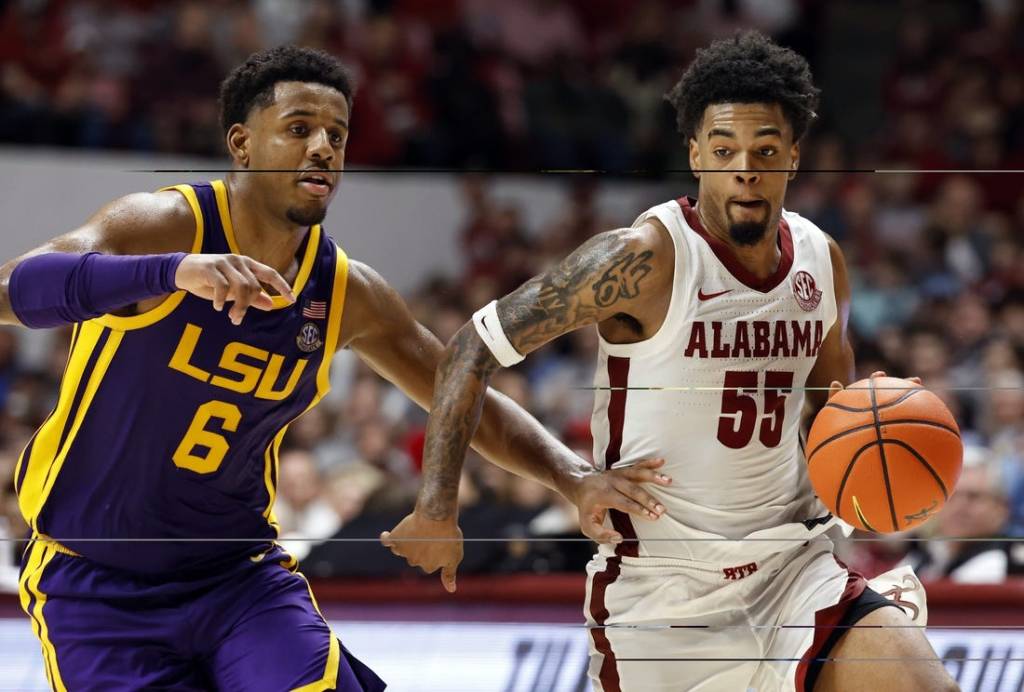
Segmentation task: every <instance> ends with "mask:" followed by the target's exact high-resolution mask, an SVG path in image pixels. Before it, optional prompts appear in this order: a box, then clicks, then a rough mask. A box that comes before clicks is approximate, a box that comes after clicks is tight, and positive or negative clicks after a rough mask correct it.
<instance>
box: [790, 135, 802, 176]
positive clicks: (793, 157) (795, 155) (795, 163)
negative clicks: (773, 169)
mask: <svg viewBox="0 0 1024 692" xmlns="http://www.w3.org/2000/svg"><path fill="white" fill-rule="evenodd" d="M789 159H790V161H791V162H792V163H790V166H789V169H790V170H789V179H790V180H792V179H793V178H795V177H796V171H797V169H798V168H800V143H799V142H794V143H793V146H792V148H790V150H789Z"/></svg>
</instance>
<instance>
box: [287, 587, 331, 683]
mask: <svg viewBox="0 0 1024 692" xmlns="http://www.w3.org/2000/svg"><path fill="white" fill-rule="evenodd" d="M295 575H296V576H298V577H299V578H300V579H302V581H304V582H306V590H307V591H309V600H311V601H312V602H313V607H314V608H316V612H317V614H318V615H319V616H320V619H321V620H323V621H324V625H325V626H326V627H327V635H328V636H329V637H330V638H331V643H330V648H328V650H327V665H326V666H324V676H323V677H322V678H320V679H319V680H315V681H313V682H311V683H308V684H306V685H303V686H302V687H296V688H294V689H292V691H291V692H323V690H333V689H334V688H335V686H337V684H338V664H339V663H340V662H341V644H339V643H338V638H337V637H335V636H334V632H332V631H331V626H330V624H328V622H327V618H325V617H324V614H323V613H322V612H320V606H319V605H317V602H316V597H315V596H313V589H312V587H311V586H310V585H309V580H308V579H306V577H305V575H303V574H300V573H298V572H295Z"/></svg>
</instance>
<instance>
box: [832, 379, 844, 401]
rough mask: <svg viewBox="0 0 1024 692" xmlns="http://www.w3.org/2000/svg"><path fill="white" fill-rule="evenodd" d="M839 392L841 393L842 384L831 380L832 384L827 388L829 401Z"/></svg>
mask: <svg viewBox="0 0 1024 692" xmlns="http://www.w3.org/2000/svg"><path fill="white" fill-rule="evenodd" d="M841 391H843V383H842V382H839V381H838V380H833V381H832V384H830V385H829V386H828V398H829V399H831V398H832V397H834V396H835V395H836V394H838V393H839V392H841Z"/></svg>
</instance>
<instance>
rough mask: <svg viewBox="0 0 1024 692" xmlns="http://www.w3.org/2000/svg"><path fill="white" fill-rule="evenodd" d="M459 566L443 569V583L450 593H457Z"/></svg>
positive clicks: (456, 564) (448, 566)
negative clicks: (457, 570) (456, 571)
mask: <svg viewBox="0 0 1024 692" xmlns="http://www.w3.org/2000/svg"><path fill="white" fill-rule="evenodd" d="M458 566H459V564H458V563H455V564H454V565H445V566H444V567H443V568H442V569H441V583H442V584H444V588H445V590H446V591H447V592H448V593H455V570H456V569H457V568H458Z"/></svg>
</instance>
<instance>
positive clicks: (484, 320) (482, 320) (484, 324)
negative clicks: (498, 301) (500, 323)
mask: <svg viewBox="0 0 1024 692" xmlns="http://www.w3.org/2000/svg"><path fill="white" fill-rule="evenodd" d="M480 326H481V327H483V328H484V331H485V332H487V333H488V334H490V333H491V330H490V329H488V328H487V315H484V316H483V317H481V318H480Z"/></svg>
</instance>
